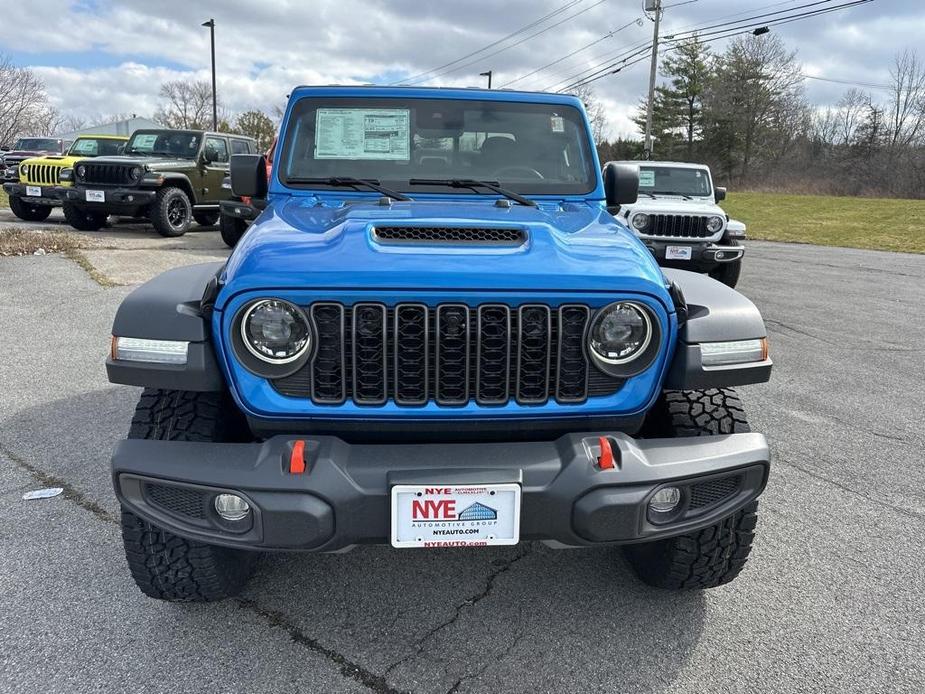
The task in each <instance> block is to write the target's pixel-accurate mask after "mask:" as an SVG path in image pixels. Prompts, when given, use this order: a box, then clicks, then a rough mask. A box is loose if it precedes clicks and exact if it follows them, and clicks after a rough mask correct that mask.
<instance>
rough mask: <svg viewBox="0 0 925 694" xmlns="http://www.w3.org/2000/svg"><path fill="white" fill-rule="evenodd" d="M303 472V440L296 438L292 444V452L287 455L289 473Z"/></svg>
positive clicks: (297, 473)
mask: <svg viewBox="0 0 925 694" xmlns="http://www.w3.org/2000/svg"><path fill="white" fill-rule="evenodd" d="M303 472H305V441H303V440H302V439H298V440H297V441H295V442H294V443H293V444H292V454H291V455H290V456H289V474H291V475H301V474H302V473H303Z"/></svg>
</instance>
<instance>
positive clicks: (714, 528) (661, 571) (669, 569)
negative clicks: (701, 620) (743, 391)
mask: <svg viewBox="0 0 925 694" xmlns="http://www.w3.org/2000/svg"><path fill="white" fill-rule="evenodd" d="M652 417H653V421H651V422H647V434H649V435H659V436H664V437H676V436H715V435H718V434H738V433H745V432H748V431H751V430H750V429H749V426H748V422H747V421H746V419H745V412H744V411H743V410H742V403H740V402H739V399H738V398H737V397H736V394H735V391H734V390H732V389H731V388H712V389H710V390H684V391H665V393H664V394H663V397H662V399H661V401H660V402H659V404H658V406H657V407H656V408H655V409H654V411H653V413H652ZM757 511H758V502H757V501H752V502H751V503H749V504H748V505H747V506H745V507H744V508H742V509H740V510H739V511H737V512H736V513H733V514H732V515H730V516H727V517H726V518H724V519H723V520H721V521H720V522H718V523H716V524H715V525H711V526H709V527H707V528H703V529H701V530H696V531H693V532H690V533H687V534H685V535H678V536H676V537H671V538H668V539H665V540H656V541H654V542H645V543H641V544H635V545H627V546H626V547H624V548H623V553H624V555H625V556H626V558H627V560H628V561H629V563H630V566H632V568H633V570H634V571H635V572H636V575H637V576H639V578H640V579H641V580H642V581H643V582H644V583H647V584H648V585H650V586H654V587H656V588H669V589H673V590H689V589H701V588H714V587H716V586H720V585H723V584H724V583H729V582H730V581H731V580H732V579H734V578H735V577H736V576H738V575H739V572H740V571H741V570H742V567H744V566H745V562H746V561H747V559H748V555H749V553H750V552H751V548H752V540H753V539H754V537H755V524H756V522H757V520H758V514H757Z"/></svg>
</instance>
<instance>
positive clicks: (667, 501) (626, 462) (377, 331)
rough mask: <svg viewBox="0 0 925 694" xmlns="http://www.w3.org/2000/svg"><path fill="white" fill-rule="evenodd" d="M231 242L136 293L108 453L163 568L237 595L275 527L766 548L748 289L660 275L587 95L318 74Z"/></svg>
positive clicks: (169, 590) (678, 565)
mask: <svg viewBox="0 0 925 694" xmlns="http://www.w3.org/2000/svg"><path fill="white" fill-rule="evenodd" d="M231 177H232V181H231V184H232V187H233V189H234V194H235V196H236V197H237V198H238V199H240V198H245V197H246V198H249V199H250V200H251V201H252V202H251V207H248V206H246V205H245V204H244V203H243V202H235V203H228V204H229V205H232V206H235V205H237V206H238V207H235V208H234V209H231V208H229V210H228V212H229V214H238V215H241V216H249V217H255V218H256V219H255V221H254V223H253V224H252V225H251V226H250V227H249V228H248V230H247V232H246V233H245V234H244V237H243V238H242V239H241V241H240V243H238V245H237V247H236V248H235V249H234V251H233V252H232V254H231V256H230V258H229V259H228V260H227V262H225V263H209V264H203V265H194V266H190V267H183V268H177V269H174V270H170V271H168V272H166V273H164V274H163V275H160V276H159V277H156V278H155V279H153V280H152V281H150V282H148V283H147V284H145V285H142V286H141V287H139V288H138V289H136V290H135V291H134V292H133V293H132V294H130V295H129V296H128V297H127V298H126V299H125V301H124V302H123V304H122V305H121V307H120V308H119V310H118V312H117V314H116V317H115V321H114V325H113V340H112V349H111V354H110V356H109V359H108V360H107V370H108V374H109V379H110V380H111V381H112V382H114V383H122V384H128V385H134V386H142V387H143V388H144V391H143V392H142V394H141V398H140V401H139V403H138V406H137V409H136V410H135V415H134V418H133V420H132V424H131V429H130V431H129V434H128V438H127V440H124V441H121V442H119V444H118V445H117V446H116V448H115V451H114V453H113V458H112V476H113V483H114V486H115V490H116V494H117V496H118V498H119V501H120V503H121V505H122V534H123V539H124V544H125V552H126V556H127V558H128V564H129V568H130V569H131V572H132V576H133V577H134V579H135V581H136V583H137V584H138V586H139V587H140V588H141V590H142V591H144V593H146V594H147V595H149V596H151V597H155V598H160V599H164V600H185V601H207V600H218V599H221V598H224V597H227V596H230V595H234V594H235V593H236V592H238V591H240V590H241V588H242V587H243V586H244V584H245V582H246V581H247V579H248V577H249V576H250V574H251V572H252V570H253V567H254V565H255V560H256V559H257V558H258V557H259V556H260V554H261V553H262V552H269V551H303V550H307V551H319V552H336V551H343V550H348V549H350V548H352V547H354V546H356V545H361V544H369V543H390V544H391V545H392V546H394V547H397V548H415V547H420V548H444V547H485V546H492V545H512V544H516V543H518V542H520V541H543V542H546V543H547V544H549V545H550V546H553V547H577V546H587V547H594V546H604V545H611V544H619V545H623V546H624V551H625V554H626V556H627V558H628V560H629V563H630V565H631V566H632V567H633V569H634V571H635V572H636V573H637V574H638V575H639V577H640V578H641V579H642V580H643V581H645V582H646V583H648V584H650V585H654V586H660V587H664V588H674V589H682V588H708V587H712V586H716V585H720V584H723V583H726V582H728V581H730V580H732V579H733V578H734V577H735V576H736V575H737V574H738V573H739V571H740V570H741V569H742V567H743V565H744V564H745V561H746V558H747V556H748V554H749V550H750V547H751V543H752V539H753V537H754V529H755V522H756V511H757V501H756V499H757V497H758V496H759V494H761V492H762V490H763V489H764V486H765V484H766V481H767V478H768V472H769V454H768V446H767V442H766V440H765V438H764V436H763V435H761V434H758V433H752V432H750V430H749V427H748V424H747V422H746V420H745V416H744V414H743V411H742V407H741V405H740V403H739V400H738V399H737V398H736V396H735V393H734V391H733V390H732V387H733V386H737V385H745V384H751V383H760V382H764V381H767V380H768V378H769V376H770V370H771V361H770V359H769V358H768V354H767V340H766V332H765V326H764V323H763V321H762V319H761V316H760V315H759V313H758V311H757V310H756V309H755V307H754V305H753V304H752V303H751V302H750V301H748V300H747V299H746V298H745V297H743V296H742V295H740V294H738V293H737V292H736V291H735V290H733V289H731V288H729V287H727V286H725V285H723V284H721V283H720V282H717V281H715V280H713V279H711V278H709V277H707V276H703V275H698V274H694V273H689V272H685V271H681V270H662V269H660V268H659V267H658V265H657V264H656V262H655V259H654V258H653V257H652V254H651V253H650V252H649V251H648V250H647V249H646V247H645V246H644V245H643V244H642V243H641V242H640V241H639V240H638V239H637V238H636V237H635V236H634V235H633V233H632V232H631V231H630V230H629V229H627V227H626V226H625V225H624V224H623V223H622V222H621V221H620V220H619V219H615V218H614V216H613V214H615V213H618V212H619V207H620V205H625V204H629V203H632V202H633V201H635V199H636V195H637V188H638V171H637V169H636V168H635V167H634V166H631V165H608V166H607V167H606V168H605V169H604V171H603V175H602V172H601V170H600V168H599V163H598V159H597V156H596V153H595V149H594V146H593V143H592V139H591V129H590V127H589V124H588V120H587V117H586V115H585V113H584V110H583V108H582V105H581V102H580V101H579V100H578V99H576V98H574V97H570V96H564V95H558V94H544V93H525V92H512V91H482V90H472V89H419V88H386V87H299V88H297V89H295V90H294V91H293V92H292V94H291V98H290V101H289V104H288V107H287V110H286V114H285V118H284V119H283V124H282V128H281V132H280V139H279V147H278V148H277V150H276V153H275V159H274V161H273V167H272V174H271V180H269V181H268V180H267V168H266V162H265V161H264V160H263V157H261V156H257V155H247V154H242V155H235V156H234V157H232V162H231Z"/></svg>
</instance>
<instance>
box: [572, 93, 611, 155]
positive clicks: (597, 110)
mask: <svg viewBox="0 0 925 694" xmlns="http://www.w3.org/2000/svg"><path fill="white" fill-rule="evenodd" d="M572 95H573V96H577V97H578V98H579V99H581V103H583V104H584V105H585V111H587V113H588V120H589V121H591V136H592V137H593V138H594V143H595V144H600V143H601V142H603V141H604V131H605V130H606V129H607V109H605V108H604V104H602V103H601V102H600V101H598V99H597V95H596V94H595V93H594V89H593V88H592V87H591V86H590V85H587V84H584V85H582V86H580V87H579V88H578V89H576V90H575V91H574V92H573V93H572Z"/></svg>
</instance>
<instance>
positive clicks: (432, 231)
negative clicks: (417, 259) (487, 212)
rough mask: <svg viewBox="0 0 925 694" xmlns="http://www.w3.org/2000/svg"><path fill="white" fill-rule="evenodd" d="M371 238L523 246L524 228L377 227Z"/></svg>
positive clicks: (445, 244)
mask: <svg viewBox="0 0 925 694" xmlns="http://www.w3.org/2000/svg"><path fill="white" fill-rule="evenodd" d="M373 237H374V238H375V239H376V241H378V242H379V243H381V244H436V245H440V246H458V245H479V246H522V245H523V244H524V243H526V242H527V233H526V232H525V231H524V230H523V229H511V228H506V229H498V228H485V227H423V226H422V227H410V226H377V227H376V228H375V229H374V230H373Z"/></svg>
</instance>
